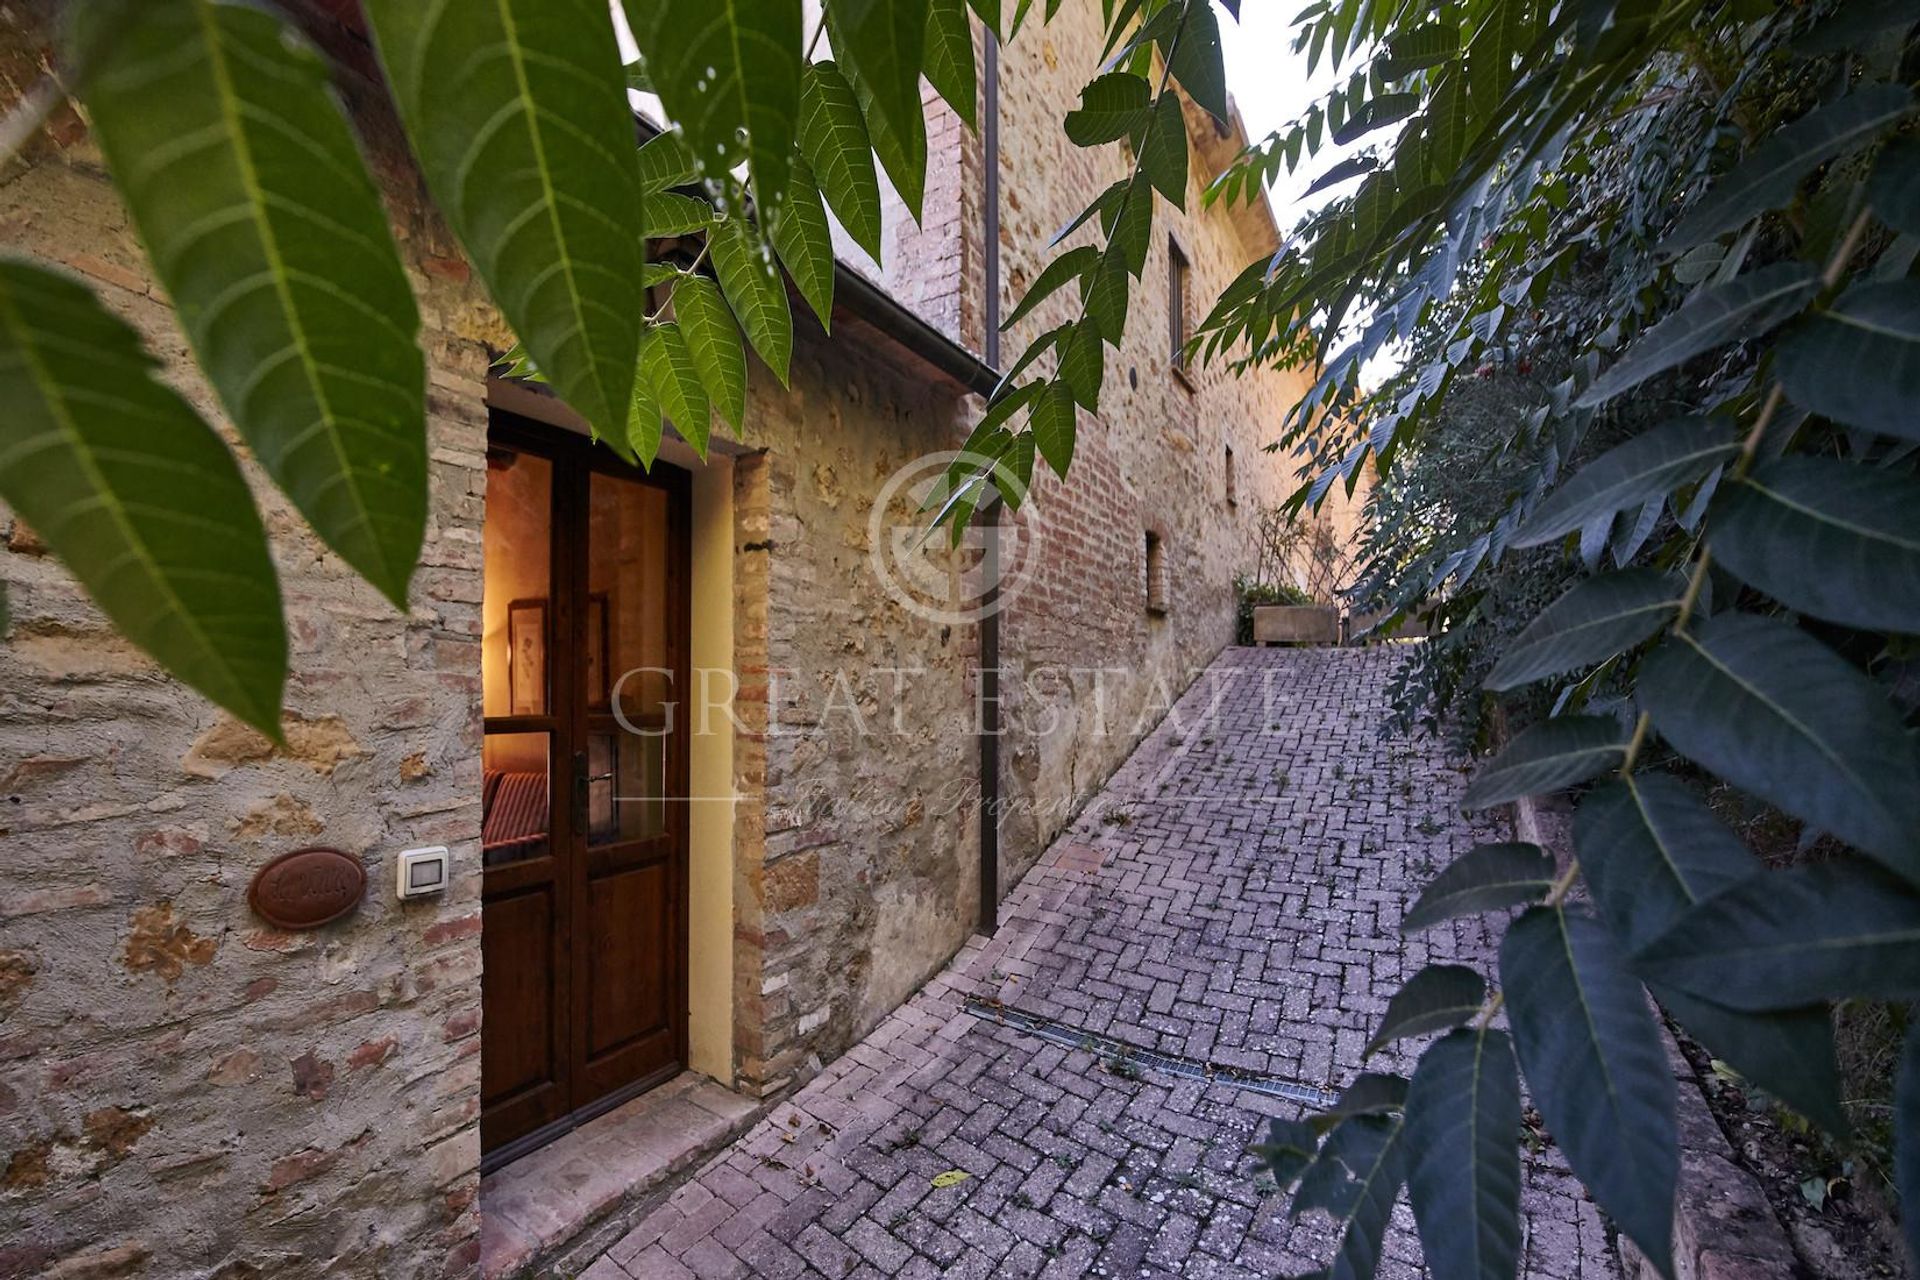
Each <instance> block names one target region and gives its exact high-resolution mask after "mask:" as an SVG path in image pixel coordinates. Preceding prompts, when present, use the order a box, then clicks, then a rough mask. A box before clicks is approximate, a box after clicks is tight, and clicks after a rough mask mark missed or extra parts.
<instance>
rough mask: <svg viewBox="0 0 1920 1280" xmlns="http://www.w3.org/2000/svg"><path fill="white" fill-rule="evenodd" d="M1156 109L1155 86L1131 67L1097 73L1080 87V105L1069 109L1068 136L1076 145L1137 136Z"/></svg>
mask: <svg viewBox="0 0 1920 1280" xmlns="http://www.w3.org/2000/svg"><path fill="white" fill-rule="evenodd" d="M1152 112H1153V88H1152V86H1150V85H1149V84H1148V83H1147V82H1146V81H1145V80H1144V79H1142V78H1141V77H1139V76H1136V75H1134V74H1133V73H1131V72H1128V71H1109V72H1108V73H1107V74H1106V75H1103V76H1096V77H1094V78H1093V79H1092V80H1090V81H1089V82H1088V83H1087V86H1086V87H1085V88H1084V89H1082V90H1080V106H1079V107H1078V108H1077V109H1075V110H1073V111H1069V112H1067V118H1066V120H1065V121H1064V127H1065V129H1066V134H1067V138H1068V140H1069V141H1071V142H1072V143H1073V144H1074V145H1075V146H1077V147H1097V146H1100V145H1102V144H1104V143H1108V142H1115V141H1117V140H1119V139H1121V138H1129V137H1134V136H1136V135H1137V134H1138V132H1139V131H1140V130H1141V129H1143V128H1145V127H1146V124H1147V121H1148V119H1149V118H1150V116H1151V115H1152Z"/></svg>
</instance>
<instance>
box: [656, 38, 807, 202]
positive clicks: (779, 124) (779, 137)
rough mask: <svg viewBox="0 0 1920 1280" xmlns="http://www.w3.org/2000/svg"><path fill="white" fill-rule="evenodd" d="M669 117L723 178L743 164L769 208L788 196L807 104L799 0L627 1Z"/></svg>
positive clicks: (700, 159)
mask: <svg viewBox="0 0 1920 1280" xmlns="http://www.w3.org/2000/svg"><path fill="white" fill-rule="evenodd" d="M624 4H625V8H626V12H627V25H628V26H629V27H630V28H631V29H632V31H633V41H634V43H635V44H637V45H638V46H639V47H640V56H641V57H642V58H643V59H644V60H645V61H646V65H647V71H648V73H649V74H650V76H651V77H652V79H653V91H654V92H655V93H657V94H659V95H660V105H661V106H662V107H663V108H664V109H665V110H666V113H667V118H668V119H670V120H673V121H674V122H676V123H677V124H678V125H679V127H680V130H681V132H682V134H683V135H684V136H685V138H686V141H687V145H688V146H689V147H690V148H691V149H692V151H693V153H694V157H695V160H696V162H697V163H698V164H699V166H700V167H701V168H702V170H704V172H705V173H707V174H708V175H710V176H712V177H714V178H716V179H717V178H719V177H720V176H721V175H722V174H725V173H726V172H727V171H728V170H730V169H732V168H734V167H735V166H736V165H739V164H740V163H742V162H743V161H744V162H745V163H746V165H747V169H748V171H749V173H751V175H752V177H753V192H754V197H755V199H757V200H758V201H759V203H760V207H761V208H762V209H771V210H776V211H777V210H778V209H779V208H780V206H781V203H782V202H783V201H784V200H785V198H786V190H787V173H788V168H787V166H788V162H789V160H790V159H791V157H792V154H793V122H794V118H795V116H796V115H797V114H798V112H799V106H800V45H801V36H802V27H803V23H802V19H801V3H800V0H624Z"/></svg>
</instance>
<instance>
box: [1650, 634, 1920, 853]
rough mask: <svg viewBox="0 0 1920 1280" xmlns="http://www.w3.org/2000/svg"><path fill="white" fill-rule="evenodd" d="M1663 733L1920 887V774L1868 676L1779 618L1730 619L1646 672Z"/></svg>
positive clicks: (1663, 650) (1666, 651) (1671, 650)
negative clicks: (1873, 857) (1919, 843)
mask: <svg viewBox="0 0 1920 1280" xmlns="http://www.w3.org/2000/svg"><path fill="white" fill-rule="evenodd" d="M1639 696H1640V702H1641V706H1642V708H1643V709H1644V710H1645V711H1646V713H1647V714H1648V715H1649V716H1650V717H1652V720H1653V725H1654V727H1655V728H1656V729H1658V730H1659V731H1660V733H1661V736H1663V737H1664V738H1666V740H1667V741H1668V742H1670V743H1671V744H1672V745H1673V748H1674V749H1675V750H1676V751H1678V752H1680V753H1681V754H1682V755H1684V756H1687V757H1688V758H1689V759H1692V760H1695V761H1697V762H1699V763H1700V764H1702V765H1705V766H1706V767H1707V768H1709V769H1711V770H1713V771H1714V772H1715V773H1717V774H1719V775H1720V776H1721V777H1723V778H1725V779H1726V780H1727V781H1728V782H1731V783H1733V784H1734V785H1735V786H1737V787H1739V788H1741V789H1742V790H1744V791H1748V792H1751V793H1752V794H1754V795H1756V796H1759V797H1760V798H1761V799H1763V800H1766V801H1768V802H1769V803H1771V804H1775V805H1778V806H1779V807H1780V808H1782V809H1785V810H1786V811H1787V812H1789V813H1791V814H1793V815H1794V816H1796V817H1799V818H1803V819H1805V820H1806V821H1808V822H1811V823H1813V824H1814V825H1815V826H1817V827H1819V828H1821V829H1822V830H1825V831H1829V832H1832V833H1833V834H1834V835H1836V836H1838V837H1839V838H1840V839H1842V840H1845V841H1847V842H1848V843H1849V844H1852V845H1854V846H1856V847H1858V848H1860V849H1864V850H1866V851H1867V852H1868V853H1871V854H1873V855H1874V856H1875V857H1877V858H1879V859H1880V860H1881V861H1882V862H1884V863H1885V864H1886V865H1888V866H1889V867H1891V868H1893V869H1894V870H1895V871H1897V872H1899V873H1900V874H1901V875H1903V876H1905V877H1907V878H1908V879H1909V880H1917V879H1920V847H1916V841H1920V767H1916V766H1917V762H1916V759H1915V751H1914V747H1913V743H1912V741H1911V740H1910V739H1909V738H1908V737H1907V734H1906V730H1905V728H1904V727H1903V726H1902V724H1901V721H1900V716H1899V714H1898V713H1897V712H1896V711H1894V709H1893V708H1892V706H1891V705H1890V704H1889V703H1888V702H1887V699H1886V697H1885V695H1884V694H1882V692H1881V691H1880V689H1879V688H1877V687H1876V686H1875V685H1874V684H1873V683H1872V682H1871V681H1869V680H1868V679H1867V678H1866V677H1865V676H1862V675H1861V674H1860V673H1859V672H1858V671H1856V670H1855V669H1854V668H1853V667H1851V666H1849V665H1848V664H1847V663H1846V662H1844V661H1843V660H1841V659H1840V658H1839V657H1838V656H1837V655H1836V654H1834V652H1833V651H1832V650H1830V649H1828V648H1827V647H1826V646H1825V645H1822V644H1821V643H1820V642H1819V641H1817V640H1815V639H1813V638H1812V637H1811V636H1809V635H1807V634H1805V633H1804V632H1802V631H1799V630H1798V629H1796V628H1794V627H1792V626H1789V625H1788V624H1786V623H1784V622H1781V621H1778V620H1776V619H1773V618H1760V617H1753V616H1750V615H1745V614H1722V615H1720V616H1719V617H1716V618H1712V619H1709V620H1708V621H1706V622H1704V623H1701V624H1700V625H1699V626H1698V627H1697V628H1695V629H1694V630H1692V631H1690V632H1687V633H1683V634H1681V635H1677V636H1675V637H1673V638H1672V639H1671V640H1668V641H1667V642H1666V643H1665V644H1663V645H1662V646H1661V647H1660V648H1658V649H1656V650H1655V651H1654V652H1653V655H1652V656H1651V657H1649V658H1648V659H1647V661H1646V663H1645V664H1644V665H1643V666H1642V668H1641V671H1640V684H1639Z"/></svg>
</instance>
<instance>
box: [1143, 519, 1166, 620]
mask: <svg viewBox="0 0 1920 1280" xmlns="http://www.w3.org/2000/svg"><path fill="white" fill-rule="evenodd" d="M1166 611H1167V566H1166V562H1165V557H1164V556H1163V555H1162V553H1161V549H1160V535H1159V534H1157V533H1155V532H1153V531H1152V530H1151V529H1149V530H1148V531H1147V612H1148V613H1150V614H1153V615H1155V616H1156V617H1157V616H1159V615H1161V614H1164V613H1165V612H1166Z"/></svg>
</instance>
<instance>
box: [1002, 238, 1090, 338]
mask: <svg viewBox="0 0 1920 1280" xmlns="http://www.w3.org/2000/svg"><path fill="white" fill-rule="evenodd" d="M1099 261H1100V250H1098V249H1096V248H1095V247H1094V246H1092V245H1090V244H1083V245H1080V246H1079V247H1077V248H1073V249H1069V250H1067V251H1066V252H1065V253H1063V254H1061V255H1060V256H1059V257H1057V258H1055V259H1054V260H1053V261H1052V262H1049V263H1048V264H1047V265H1046V266H1045V267H1044V268H1042V269H1041V272H1040V274H1039V276H1038V277H1036V278H1035V279H1034V282H1033V284H1032V285H1030V286H1028V288H1027V292H1026V296H1024V297H1023V298H1021V299H1020V305H1019V306H1017V307H1015V308H1014V309H1013V311H1012V313H1011V314H1010V315H1008V316H1007V318H1006V319H1005V320H1004V321H1002V322H1001V324H1000V328H1001V330H1002V332H1004V331H1006V330H1008V329H1011V328H1013V326H1014V325H1016V324H1019V323H1020V322H1021V321H1022V320H1024V319H1026V318H1027V316H1029V315H1030V314H1032V312H1033V309H1034V308H1035V307H1037V306H1039V305H1040V304H1041V303H1042V302H1045V301H1046V300H1047V299H1048V298H1050V297H1052V296H1053V295H1054V294H1056V293H1058V292H1059V291H1060V290H1061V289H1063V288H1065V287H1066V286H1067V285H1068V284H1070V283H1072V282H1073V281H1075V280H1078V279H1080V277H1082V276H1084V275H1086V274H1087V272H1089V271H1091V270H1093V269H1094V267H1095V266H1096V265H1098V263H1099Z"/></svg>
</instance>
